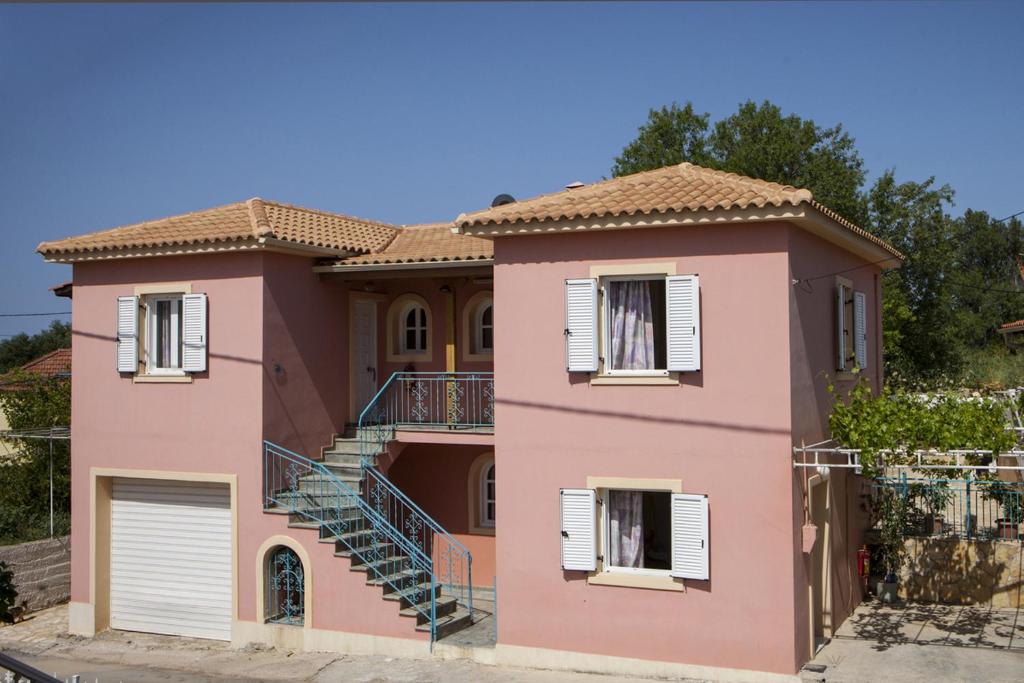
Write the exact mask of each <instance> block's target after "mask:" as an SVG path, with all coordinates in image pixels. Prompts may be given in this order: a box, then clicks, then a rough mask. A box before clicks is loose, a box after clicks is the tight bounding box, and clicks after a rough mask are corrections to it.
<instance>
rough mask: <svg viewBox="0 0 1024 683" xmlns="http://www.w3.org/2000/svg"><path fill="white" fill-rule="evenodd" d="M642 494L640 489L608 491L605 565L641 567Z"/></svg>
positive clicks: (642, 538)
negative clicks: (607, 551)
mask: <svg viewBox="0 0 1024 683" xmlns="http://www.w3.org/2000/svg"><path fill="white" fill-rule="evenodd" d="M643 505H644V497H643V492H641V491H609V492H608V526H609V529H608V542H609V543H608V544H609V545H610V546H611V548H609V553H608V554H609V558H608V561H609V564H610V565H611V566H613V567H643V566H644V536H643V517H644V508H643Z"/></svg>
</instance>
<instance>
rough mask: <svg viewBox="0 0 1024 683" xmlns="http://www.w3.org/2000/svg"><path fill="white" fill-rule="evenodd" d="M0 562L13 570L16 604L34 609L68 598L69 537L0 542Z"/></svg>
mask: <svg viewBox="0 0 1024 683" xmlns="http://www.w3.org/2000/svg"><path fill="white" fill-rule="evenodd" d="M0 562H6V563H7V566H8V567H9V568H10V569H12V570H13V571H14V587H15V588H16V589H17V590H18V604H19V605H20V604H21V601H22V600H28V610H29V611H30V612H31V611H35V610H39V609H43V608H44V607H50V606H51V605H57V604H59V603H62V602H67V601H68V598H69V597H70V595H71V537H70V536H61V537H60V538H48V539H46V540H43V541H32V542H31V543H20V544H18V545H5V546H0Z"/></svg>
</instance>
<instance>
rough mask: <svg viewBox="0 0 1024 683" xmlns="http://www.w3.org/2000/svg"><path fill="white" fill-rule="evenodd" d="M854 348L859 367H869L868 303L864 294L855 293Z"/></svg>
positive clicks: (862, 368)
mask: <svg viewBox="0 0 1024 683" xmlns="http://www.w3.org/2000/svg"><path fill="white" fill-rule="evenodd" d="M853 348H854V353H855V354H856V356H857V367H859V368H860V369H861V370H866V369H867V367H868V319H867V302H866V300H865V298H864V292H854V293H853Z"/></svg>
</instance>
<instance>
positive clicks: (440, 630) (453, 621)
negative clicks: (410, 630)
mask: <svg viewBox="0 0 1024 683" xmlns="http://www.w3.org/2000/svg"><path fill="white" fill-rule="evenodd" d="M472 625H473V615H472V614H470V613H469V610H467V609H464V608H462V607H459V608H458V609H456V610H455V611H454V612H452V613H451V614H449V615H446V616H443V617H438V619H437V638H438V640H440V639H441V638H444V637H445V636H450V635H451V634H453V633H455V632H456V631H461V630H462V629H464V628H466V627H468V626H472ZM416 630H417V631H424V632H427V633H429V632H430V624H429V623H426V622H424V623H422V624H417V625H416Z"/></svg>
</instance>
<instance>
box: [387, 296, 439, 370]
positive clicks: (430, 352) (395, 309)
mask: <svg viewBox="0 0 1024 683" xmlns="http://www.w3.org/2000/svg"><path fill="white" fill-rule="evenodd" d="M410 302H415V303H418V304H419V305H420V306H423V310H425V311H426V312H427V350H426V351H425V352H424V353H402V352H401V348H402V346H401V344H400V343H399V339H398V335H399V334H401V331H402V325H401V321H400V320H399V319H398V316H399V315H400V314H401V312H402V309H403V308H404V307H405V305H406V304H408V303H410ZM387 335H388V341H387V349H388V355H387V360H388V362H390V363H415V362H417V361H419V362H422V363H429V362H431V361H432V360H433V359H434V313H433V311H431V310H430V304H429V303H427V300H426V299H424V298H423V297H422V296H420V295H419V294H413V293H412V292H409V293H406V294H402V295H401V296H399V297H397V298H396V299H395V300H394V301H392V302H391V305H390V306H388V312H387Z"/></svg>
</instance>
